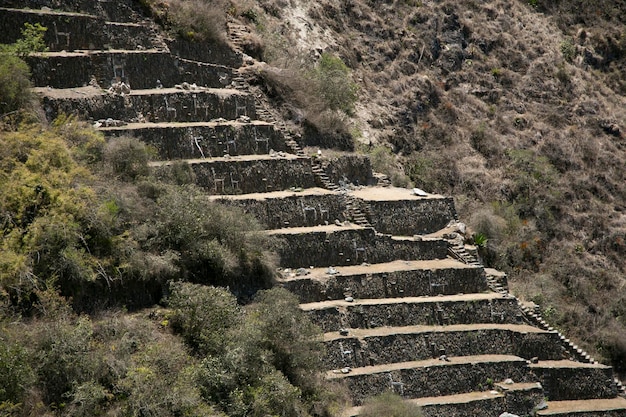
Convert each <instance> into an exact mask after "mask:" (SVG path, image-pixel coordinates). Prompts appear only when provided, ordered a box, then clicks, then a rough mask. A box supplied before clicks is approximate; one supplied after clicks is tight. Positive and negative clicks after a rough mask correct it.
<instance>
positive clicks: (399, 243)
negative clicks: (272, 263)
mask: <svg viewBox="0 0 626 417" xmlns="http://www.w3.org/2000/svg"><path fill="white" fill-rule="evenodd" d="M277 236H278V237H280V241H278V242H277V244H276V245H275V246H274V249H275V250H276V252H277V253H278V255H279V257H280V264H281V266H283V267H286V268H300V267H309V266H328V265H333V266H342V265H359V264H362V263H364V262H367V263H383V262H390V261H393V260H396V259H443V258H445V257H446V256H447V244H446V242H444V241H442V240H423V241H413V240H396V239H393V238H392V237H391V236H387V235H376V234H375V233H374V231H373V230H372V229H361V228H350V229H343V230H341V229H340V230H327V231H323V230H322V231H318V230H314V231H303V232H302V233H287V234H281V235H277Z"/></svg>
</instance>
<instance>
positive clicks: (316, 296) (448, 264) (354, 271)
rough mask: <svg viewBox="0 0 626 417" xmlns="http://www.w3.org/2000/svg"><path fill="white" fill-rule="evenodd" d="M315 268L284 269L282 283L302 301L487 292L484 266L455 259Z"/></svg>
mask: <svg viewBox="0 0 626 417" xmlns="http://www.w3.org/2000/svg"><path fill="white" fill-rule="evenodd" d="M334 271H335V273H334V274H332V275H329V274H328V268H313V269H307V270H306V271H305V273H306V275H303V274H297V271H295V270H289V271H282V278H281V279H280V280H279V283H280V285H282V286H283V287H285V288H287V289H288V290H289V291H291V292H292V293H294V294H296V295H297V296H298V298H299V299H300V302H301V303H310V302H317V301H325V300H337V299H343V298H344V297H345V294H346V292H349V293H350V294H351V295H352V296H353V297H354V298H363V299H367V298H393V297H417V296H436V295H439V294H444V295H453V294H459V293H465V294H470V293H476V292H484V291H487V289H488V288H487V285H486V283H485V278H484V275H483V273H482V272H483V271H482V268H480V267H476V266H471V265H466V264H464V263H462V262H459V261H457V260H454V259H450V258H445V259H434V260H423V261H419V260H417V261H402V260H392V261H390V262H385V263H376V264H368V265H355V266H343V267H336V268H334Z"/></svg>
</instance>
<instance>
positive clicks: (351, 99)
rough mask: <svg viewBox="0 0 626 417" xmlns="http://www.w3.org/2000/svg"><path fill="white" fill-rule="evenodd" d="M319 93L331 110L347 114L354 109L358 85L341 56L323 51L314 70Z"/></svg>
mask: <svg viewBox="0 0 626 417" xmlns="http://www.w3.org/2000/svg"><path fill="white" fill-rule="evenodd" d="M314 79H315V81H316V84H317V88H318V89H319V95H320V96H321V97H322V98H323V100H324V102H325V103H326V105H327V106H328V108H330V109H331V110H340V111H342V112H344V113H346V114H351V113H352V112H353V111H354V103H355V102H356V100H357V98H358V96H357V93H358V90H359V89H358V86H357V85H356V84H355V83H354V81H352V78H351V75H350V69H349V68H348V67H347V66H346V64H344V62H343V61H342V60H341V58H339V57H336V56H333V55H331V54H328V53H323V54H322V57H321V59H320V61H319V62H318V64H317V67H316V69H315V71H314Z"/></svg>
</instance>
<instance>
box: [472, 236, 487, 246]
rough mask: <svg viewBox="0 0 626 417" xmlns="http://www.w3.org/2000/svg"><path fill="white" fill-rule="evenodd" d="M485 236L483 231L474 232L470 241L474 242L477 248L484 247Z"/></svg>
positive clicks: (485, 243) (485, 242) (485, 244)
mask: <svg viewBox="0 0 626 417" xmlns="http://www.w3.org/2000/svg"><path fill="white" fill-rule="evenodd" d="M487 240H488V239H487V236H486V235H485V234H483V233H475V234H474V235H473V236H472V241H473V243H474V245H476V246H477V247H479V248H484V247H485V246H487Z"/></svg>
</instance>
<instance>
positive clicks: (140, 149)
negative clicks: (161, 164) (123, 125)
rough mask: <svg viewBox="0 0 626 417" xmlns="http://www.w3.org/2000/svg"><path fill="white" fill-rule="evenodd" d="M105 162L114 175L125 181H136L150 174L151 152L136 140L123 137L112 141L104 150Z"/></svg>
mask: <svg viewBox="0 0 626 417" xmlns="http://www.w3.org/2000/svg"><path fill="white" fill-rule="evenodd" d="M103 157H104V162H105V164H106V166H107V167H108V168H109V169H110V170H111V172H112V174H113V175H115V176H116V177H118V178H119V179H123V180H128V181H132V180H136V179H137V178H140V177H145V176H147V175H148V173H149V172H150V169H149V167H148V161H149V159H150V156H149V151H148V148H147V146H146V145H145V143H143V142H141V141H139V140H138V139H136V138H129V137H121V138H115V139H112V140H110V141H109V142H108V143H107V146H106V148H105V149H104V155H103Z"/></svg>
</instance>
